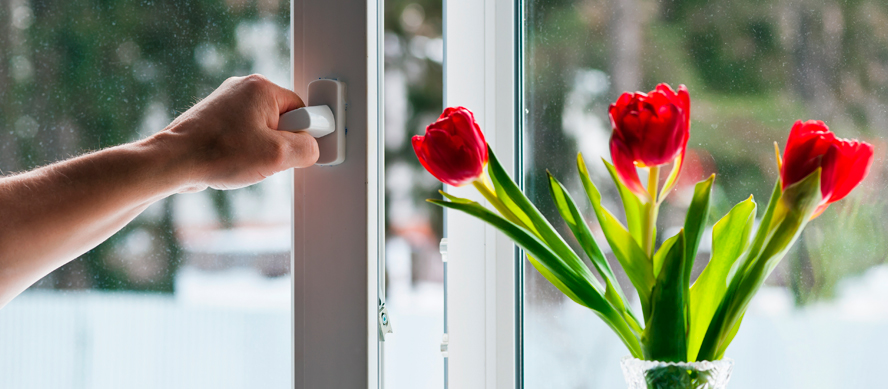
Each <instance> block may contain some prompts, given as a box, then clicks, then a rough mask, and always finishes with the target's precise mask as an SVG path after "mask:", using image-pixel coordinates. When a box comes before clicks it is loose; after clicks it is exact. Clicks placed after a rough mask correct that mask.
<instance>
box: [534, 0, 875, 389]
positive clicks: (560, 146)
mask: <svg viewBox="0 0 888 389" xmlns="http://www.w3.org/2000/svg"><path fill="white" fill-rule="evenodd" d="M524 12H525V15H524V31H525V39H526V40H525V42H524V51H523V53H524V56H525V58H524V60H525V62H524V64H525V76H524V82H525V85H524V87H525V91H526V94H525V96H524V99H525V103H524V104H525V106H524V108H525V119H524V125H525V127H524V132H523V134H524V143H523V144H524V157H525V166H524V168H525V169H524V173H525V180H526V184H527V186H526V188H527V191H528V192H529V194H530V197H531V199H532V200H533V201H534V202H535V204H537V206H538V207H540V208H541V210H542V211H543V213H544V214H545V215H546V216H547V218H548V219H549V220H550V221H552V222H553V223H555V224H556V225H557V228H559V229H560V230H561V231H562V234H563V235H564V236H565V237H568V238H567V239H568V240H569V241H571V244H575V241H573V237H572V235H571V233H570V231H569V230H568V229H567V228H566V226H565V225H564V224H563V222H561V218H560V216H559V215H558V213H557V211H556V209H555V207H554V204H553V203H552V201H551V199H550V197H549V190H548V186H547V185H548V184H547V182H546V179H545V177H546V175H545V170H546V169H549V170H550V171H551V172H552V173H553V174H554V175H555V176H556V177H558V179H559V180H561V181H562V182H564V183H565V185H567V186H568V188H569V189H570V190H571V192H572V193H573V194H574V196H575V198H576V199H578V201H579V200H581V199H584V198H585V195H584V194H583V191H582V186H581V183H580V182H579V177H578V175H577V169H576V159H575V158H576V154H577V152H583V155H584V157H585V159H586V161H587V164H588V165H589V167H590V169H592V172H591V174H592V178H593V180H594V181H595V182H596V183H597V184H598V185H599V188H602V189H603V190H605V191H608V192H609V195H606V197H607V198H606V201H605V202H606V206H607V207H608V208H609V209H610V210H611V211H612V212H615V213H618V214H619V213H622V206H621V204H620V203H619V199H618V195H617V193H616V189H615V188H614V186H613V183H612V182H611V179H610V177H609V175H608V173H607V171H606V170H605V168H604V166H603V165H602V164H601V162H600V158H602V157H604V158H606V159H608V160H610V153H609V151H608V139H609V137H610V132H611V130H610V123H609V121H608V117H607V106H608V104H610V103H611V102H613V101H615V100H616V98H617V97H618V96H619V94H620V93H621V92H623V91H637V90H640V91H650V90H652V89H653V88H654V87H655V86H656V84H658V83H660V82H667V83H669V84H670V85H672V87H673V88H677V87H678V85H679V84H685V85H687V87H688V89H689V90H690V95H691V121H692V123H691V138H690V141H689V143H688V155H689V160H688V161H687V162H686V163H685V165H684V169H683V173H682V176H681V179H680V183H679V185H678V187H677V188H676V189H675V190H674V191H673V192H672V193H671V194H670V195H669V197H668V198H667V200H666V203H665V205H664V207H663V208H662V209H661V211H660V219H659V220H660V225H659V226H658V227H659V228H660V231H661V232H660V233H659V234H658V237H660V242H662V239H663V237H669V236H672V235H674V234H675V233H676V232H677V231H678V229H679V228H680V227H681V224H682V223H683V218H684V212H685V209H686V207H687V206H688V204H689V203H690V196H691V195H692V191H693V184H694V183H696V182H697V181H699V180H702V179H703V178H705V177H707V176H708V175H709V174H711V173H715V172H717V173H718V176H717V178H716V180H715V185H716V186H715V189H714V191H713V208H712V213H711V215H710V222H709V223H710V228H711V225H712V223H714V222H715V221H716V220H718V219H719V218H721V216H723V215H724V214H725V213H727V211H728V210H729V209H730V208H731V207H732V206H733V205H734V204H736V203H738V202H740V201H742V200H744V199H746V198H747V197H748V196H749V195H750V194H752V195H754V196H755V199H756V201H757V202H758V204H759V208H758V212H759V216H761V214H762V213H763V211H764V205H765V203H766V202H767V200H768V197H769V195H770V193H771V190H772V188H773V186H774V183H775V181H776V179H777V177H778V170H777V167H776V162H775V157H774V146H773V143H774V142H775V141H776V142H778V144H779V145H780V147H781V150H782V148H783V147H784V145H785V143H786V138H787V135H788V134H789V130H790V128H791V127H792V124H793V122H795V121H796V120H798V119H802V120H808V119H819V120H823V121H825V122H826V123H827V125H829V126H830V128H831V129H832V130H833V131H834V132H836V134H837V135H838V136H839V137H844V138H858V139H861V140H865V141H867V142H869V143H871V144H873V145H874V147H875V161H874V163H873V167H872V171H871V172H870V174H869V176H868V177H867V178H866V179H865V180H864V181H863V183H862V184H861V185H860V187H858V188H857V189H856V190H855V191H854V192H853V193H852V194H851V195H850V196H848V197H847V198H845V199H844V200H842V201H840V202H839V203H836V204H833V205H832V206H830V208H829V209H828V210H827V211H826V212H825V213H824V214H823V215H822V216H820V217H819V218H817V219H815V220H814V221H813V222H811V223H810V224H808V227H807V229H806V231H805V232H804V234H803V236H802V238H801V239H800V240H799V241H798V242H797V243H796V245H795V247H794V249H793V250H792V251H791V252H790V253H789V254H788V255H787V256H786V257H785V258H784V259H783V261H782V263H781V265H780V266H779V267H778V268H777V269H776V270H775V271H774V273H773V274H772V275H771V277H770V278H769V279H768V282H767V284H766V287H765V288H763V290H762V291H761V292H760V293H759V294H758V296H757V297H756V299H755V300H754V301H753V304H752V307H751V308H750V310H749V312H748V314H747V315H746V317H745V319H744V321H743V326H742V327H741V329H740V331H739V333H738V335H737V337H736V339H735V340H734V342H733V343H732V345H731V347H730V348H728V350H727V353H726V356H727V357H731V358H733V359H735V360H736V366H735V369H734V375H733V378H732V382H731V387H732V388H778V387H779V388H838V387H852V386H853V387H877V386H882V385H883V384H882V383H881V382H882V379H881V374H879V373H878V371H880V367H879V366H880V362H879V360H880V359H881V358H880V356H881V354H882V351H883V350H884V349H885V347H888V343H886V341H885V340H884V337H883V336H882V335H881V334H883V333H884V332H885V331H886V330H888V264H886V263H885V260H886V254H888V247H886V245H888V243H886V241H885V239H884V236H885V233H886V223H888V221H886V205H888V204H886V201H885V198H884V196H881V195H880V193H881V191H883V190H885V189H886V183H888V182H886V179H888V178H886V175H885V173H886V171H885V163H884V161H885V160H884V157H885V150H886V139H888V138H886V136H888V110H886V103H888V28H886V26H888V3H885V2H884V1H877V0H861V1H853V2H850V1H832V0H827V1H807V0H777V1H770V2H762V1H753V0H742V1H737V0H733V1H728V0H716V1H699V0H669V1H649V0H527V1H525V2H524ZM642 178H643V179H644V177H642ZM581 203H582V204H583V205H584V206H585V207H586V209H585V211H584V212H585V215H586V217H587V221H588V223H589V225H590V226H591V228H593V230H595V231H596V233H597V234H599V238H600V239H598V242H599V244H604V242H605V241H604V238H603V235H601V234H600V229H599V227H598V224H597V222H596V221H595V216H594V213H593V212H592V210H591V207H589V206H588V202H587V201H585V200H583V201H581ZM710 239H711V232H710V233H709V234H707V235H706V236H704V238H703V242H702V244H701V251H700V253H699V255H698V257H697V261H696V266H695V272H694V277H696V274H699V272H700V271H701V270H702V268H703V266H705V264H706V262H707V260H708V258H709V251H710V247H709V246H710ZM577 247H578V246H577ZM578 252H581V251H578ZM610 259H611V260H612V261H611V262H612V266H614V267H615V269H616V268H618V267H619V265H618V264H617V262H616V261H615V259H613V258H612V257H611V258H610ZM526 268H527V270H526V283H525V293H524V296H525V308H524V309H525V311H524V351H525V352H524V374H525V377H524V378H525V387H528V388H538V387H553V388H616V387H625V384H624V383H623V378H622V374H621V371H620V367H619V360H620V358H621V357H622V356H625V355H628V351H627V350H626V349H625V347H624V346H623V345H622V344H621V343H620V341H619V340H618V339H617V337H616V336H615V335H614V334H613V332H612V331H611V330H610V329H608V328H607V327H606V326H605V325H604V324H602V322H601V320H599V319H598V317H596V316H595V315H594V314H593V313H592V312H591V311H589V310H587V309H585V308H582V307H580V306H579V305H577V304H575V303H573V302H571V301H570V300H568V299H567V298H565V296H564V295H563V294H561V293H560V292H558V291H557V289H555V288H554V287H552V286H551V285H550V284H549V283H548V282H546V281H545V280H544V279H543V278H542V277H541V276H539V274H538V273H537V272H536V270H534V269H533V268H532V267H531V266H526ZM620 272H621V271H620ZM620 276H621V277H624V276H623V275H622V272H621V275H620ZM623 281H626V282H625V283H624V284H623V288H624V290H631V289H632V288H631V284H629V283H628V280H627V279H625V278H624V279H623ZM636 304H637V303H636Z"/></svg>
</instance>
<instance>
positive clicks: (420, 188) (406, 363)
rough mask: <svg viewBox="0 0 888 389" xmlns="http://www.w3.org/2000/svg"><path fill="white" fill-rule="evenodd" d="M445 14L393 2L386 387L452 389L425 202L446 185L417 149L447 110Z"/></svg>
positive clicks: (388, 18)
mask: <svg viewBox="0 0 888 389" xmlns="http://www.w3.org/2000/svg"><path fill="white" fill-rule="evenodd" d="M441 11H442V4H441V0H421V1H409V0H408V1H386V2H385V38H384V39H385V42H384V44H385V189H386V191H385V206H386V215H385V233H386V243H385V251H386V258H385V261H386V262H385V264H386V272H385V275H386V281H385V284H386V308H388V311H389V313H390V314H391V317H392V326H393V330H394V333H392V334H389V335H387V336H386V338H385V343H384V348H385V372H384V374H385V387H386V388H396V389H397V388H441V387H443V386H444V362H443V360H444V359H443V357H442V356H441V352H440V344H441V337H442V334H443V333H444V326H443V323H444V284H443V281H444V270H443V269H444V266H443V263H442V262H441V255H440V254H439V252H438V242H439V241H440V240H441V234H442V226H443V223H442V212H441V209H440V208H439V207H430V206H429V205H428V203H426V202H425V199H427V198H432V197H436V196H438V194H437V191H438V189H441V183H440V182H438V180H436V179H435V178H434V177H432V176H431V175H430V174H428V173H426V172H425V169H423V167H422V166H421V165H420V164H419V160H417V159H416V155H415V154H414V153H413V147H412V146H411V143H410V138H411V137H413V136H414V135H417V134H423V133H425V126H426V125H428V124H429V123H432V122H434V121H435V119H436V118H437V117H438V115H440V114H441V110H442V107H441V105H442V104H443V101H442V98H443V90H442V87H443V78H442V75H443V73H442V62H443V61H444V51H443V50H444V41H443V40H442V37H441V27H442V23H441Z"/></svg>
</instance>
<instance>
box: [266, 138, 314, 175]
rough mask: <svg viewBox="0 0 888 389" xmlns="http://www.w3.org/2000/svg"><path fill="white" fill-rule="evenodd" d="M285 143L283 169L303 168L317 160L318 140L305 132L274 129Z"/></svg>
mask: <svg viewBox="0 0 888 389" xmlns="http://www.w3.org/2000/svg"><path fill="white" fill-rule="evenodd" d="M274 133H275V134H276V135H277V136H279V137H280V138H281V141H282V142H283V143H284V144H285V147H283V149H284V150H286V154H285V155H284V156H283V161H282V162H283V164H284V165H285V166H283V168H284V169H289V168H304V167H309V166H311V165H314V164H315V162H317V161H318V155H319V152H318V141H317V140H316V139H315V138H314V137H312V136H311V135H309V134H308V133H306V132H288V131H275V132H274Z"/></svg>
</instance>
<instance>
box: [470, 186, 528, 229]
mask: <svg viewBox="0 0 888 389" xmlns="http://www.w3.org/2000/svg"><path fill="white" fill-rule="evenodd" d="M486 178H487V177H486V174H485V175H484V176H481V177H480V178H479V179H477V180H475V181H472V186H474V187H475V189H477V190H478V192H481V195H482V196H484V198H485V199H487V201H489V202H490V204H491V205H493V207H494V208H496V210H497V211H499V213H500V214H501V215H502V216H503V217H504V218H506V219H507V220H509V221H510V222H512V223H515V224H517V225H518V226H520V227H523V228H525V229H527V226H525V225H524V223H522V222H521V220H520V219H518V217H517V216H515V214H514V213H512V211H511V210H509V207H507V206H506V204H503V202H502V200H500V199H499V197H497V196H496V192H495V191H494V190H493V188H491V187H490V184H488V183H487V182H486V181H487V180H486Z"/></svg>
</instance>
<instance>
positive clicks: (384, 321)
mask: <svg viewBox="0 0 888 389" xmlns="http://www.w3.org/2000/svg"><path fill="white" fill-rule="evenodd" d="M377 301H378V302H379V315H377V318H378V319H379V327H378V328H379V340H380V341H383V342H384V341H385V334H391V333H392V322H391V318H389V314H388V310H387V309H385V303H384V302H382V300H377Z"/></svg>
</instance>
